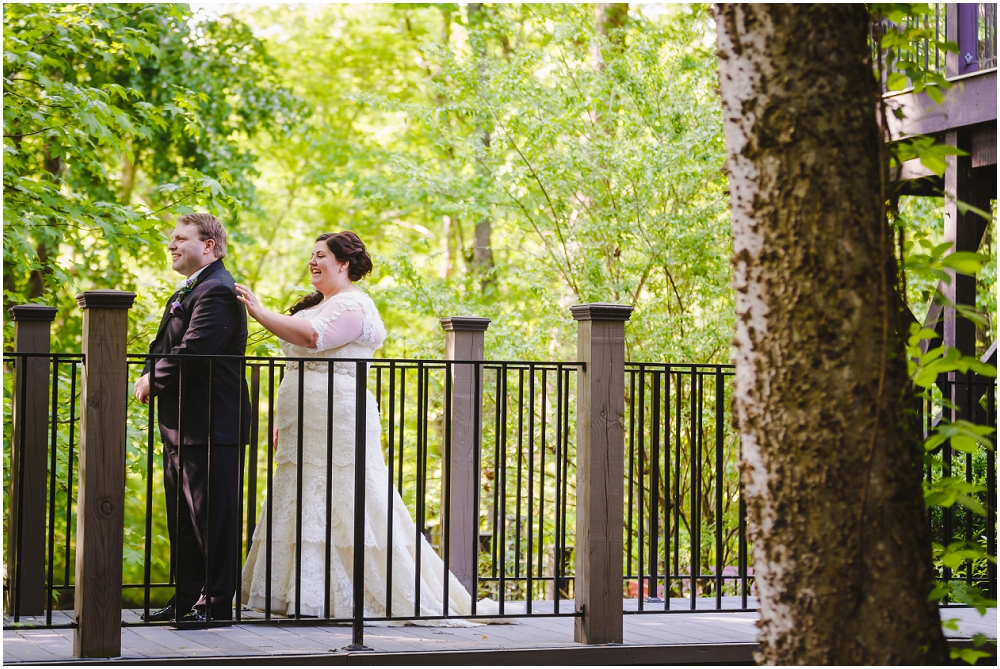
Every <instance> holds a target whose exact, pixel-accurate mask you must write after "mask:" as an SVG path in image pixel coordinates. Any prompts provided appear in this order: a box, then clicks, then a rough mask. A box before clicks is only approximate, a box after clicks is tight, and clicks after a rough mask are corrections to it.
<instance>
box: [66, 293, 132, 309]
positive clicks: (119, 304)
mask: <svg viewBox="0 0 1000 669" xmlns="http://www.w3.org/2000/svg"><path fill="white" fill-rule="evenodd" d="M133 302H135V293H129V292H127V291H124V290H88V291H87V292H86V293H80V294H78V295H77V296H76V303H77V304H78V305H79V306H80V308H81V309H131V308H132V303H133Z"/></svg>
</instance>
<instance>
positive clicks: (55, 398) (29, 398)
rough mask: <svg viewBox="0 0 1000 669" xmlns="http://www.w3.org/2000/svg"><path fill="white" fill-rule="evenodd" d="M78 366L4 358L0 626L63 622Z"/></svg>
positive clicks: (68, 590) (47, 358) (75, 358)
mask: <svg viewBox="0 0 1000 669" xmlns="http://www.w3.org/2000/svg"><path fill="white" fill-rule="evenodd" d="M82 363H83V356H81V355H78V354H76V355H74V354H63V353H60V354H30V353H28V354H25V353H21V354H7V353H5V354H4V422H3V432H4V434H3V438H4V481H3V486H4V498H5V504H4V510H5V515H4V538H5V541H4V566H5V570H4V610H5V612H6V614H7V615H6V617H5V620H4V626H5V628H6V627H7V625H8V623H14V624H18V623H20V622H21V621H22V618H24V617H25V616H24V615H23V614H22V613H21V612H22V611H29V612H30V620H31V622H32V623H34V624H42V625H45V626H53V625H54V624H59V623H65V622H68V617H67V616H66V615H65V614H64V613H61V611H62V610H65V609H72V607H73V599H72V597H73V583H74V579H75V573H74V566H75V555H76V553H75V545H74V544H75V542H74V541H73V532H74V530H75V527H74V523H75V519H76V504H75V502H76V490H75V485H76V457H77V447H78V444H79V429H78V425H79V420H80V410H79V409H80V408H79V398H80V378H81V376H80V368H81V365H82ZM39 378H41V379H44V381H45V385H44V387H38V386H37V385H35V383H36V382H37V380H38V379H39ZM15 396H17V397H19V398H26V399H25V401H16V400H15V399H14V398H15ZM43 397H44V398H45V399H44V400H43V399H42V398H43ZM39 400H41V401H39ZM26 461H27V463H26ZM18 517H19V518H20V519H21V522H13V519H14V518H18Z"/></svg>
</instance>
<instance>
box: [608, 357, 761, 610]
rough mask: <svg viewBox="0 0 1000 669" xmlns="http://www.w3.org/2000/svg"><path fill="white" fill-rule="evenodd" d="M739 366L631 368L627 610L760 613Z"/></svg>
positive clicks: (627, 370)
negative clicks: (737, 389) (738, 426)
mask: <svg viewBox="0 0 1000 669" xmlns="http://www.w3.org/2000/svg"><path fill="white" fill-rule="evenodd" d="M733 373H734V372H733V367H732V365H693V364H692V365H688V364H652V363H626V365H625V374H626V380H625V388H626V408H625V413H626V433H625V439H626V441H625V458H626V459H625V477H626V482H625V483H626V485H625V496H626V499H625V509H626V518H625V528H624V529H625V570H624V575H625V596H626V600H625V604H626V606H625V611H626V612H627V613H635V612H646V613H648V612H654V611H655V612H671V611H674V612H676V611H693V610H718V611H733V610H740V611H742V610H748V609H754V608H756V607H757V602H756V597H755V594H756V590H755V585H754V577H753V566H752V564H751V559H750V552H749V544H748V542H747V538H746V522H745V515H746V514H745V509H744V502H743V496H742V490H741V486H740V481H739V472H738V468H737V465H738V463H739V459H740V452H739V438H738V435H737V434H736V433H735V431H734V430H733V429H732V425H731V422H732V421H731V420H730V409H729V403H730V396H731V384H732V379H733Z"/></svg>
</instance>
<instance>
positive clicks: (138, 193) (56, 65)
mask: <svg viewBox="0 0 1000 669" xmlns="http://www.w3.org/2000/svg"><path fill="white" fill-rule="evenodd" d="M195 41H197V46H196V47H195V44H194V42H195ZM192 50H194V51H195V53H196V55H197V57H192V56H193V54H192ZM236 54H239V57H238V58H237V57H236ZM237 64H238V65H239V67H236V65H237ZM3 85H4V156H5V160H4V223H5V225H4V302H5V304H10V303H12V302H15V303H16V302H24V301H28V300H45V301H47V302H49V303H50V304H63V305H65V304H67V303H69V304H72V303H71V302H70V296H71V295H72V294H73V293H74V292H76V291H77V290H80V289H82V288H87V287H99V288H109V287H113V288H128V287H130V285H131V284H132V282H134V281H135V272H136V268H137V266H141V265H142V264H144V263H153V264H156V265H159V263H161V262H162V251H161V248H162V243H163V242H162V236H161V235H162V229H163V228H164V227H166V225H168V223H169V221H170V219H171V217H172V216H173V215H176V214H177V213H180V212H183V211H186V210H191V209H192V208H203V209H207V210H209V211H212V212H213V213H217V214H219V215H221V216H222V217H223V218H225V219H227V221H228V222H230V223H234V222H236V220H237V219H236V213H237V212H238V211H239V210H240V209H241V208H243V207H246V206H251V205H252V204H253V198H252V193H253V185H252V183H251V178H252V176H253V175H254V171H253V160H254V157H253V156H252V154H250V153H249V152H248V151H247V150H246V148H245V147H244V146H243V140H244V139H245V138H246V137H248V136H249V135H251V134H253V133H256V132H259V131H261V130H267V129H268V128H269V127H271V126H272V125H278V126H279V127H281V129H282V130H284V124H285V123H287V120H288V118H289V117H294V115H295V113H296V105H295V104H294V102H293V101H292V100H291V98H289V97H288V95H287V94H286V93H285V92H284V91H283V89H282V88H281V87H280V86H279V85H277V83H276V79H275V77H274V76H273V73H272V68H271V62H270V61H269V60H268V59H267V56H266V54H265V53H264V52H263V49H262V46H261V43H260V42H259V41H257V40H255V39H254V38H253V36H252V35H251V34H250V32H249V30H248V29H247V28H246V27H245V26H243V25H242V24H240V23H239V22H236V21H232V20H230V19H228V18H226V19H206V18H204V17H200V16H195V15H192V13H191V11H190V10H189V9H188V8H187V7H186V6H181V5H139V4H134V5H133V4H130V5H111V4H99V5H68V4H67V5H41V4H36V5H10V6H6V7H5V8H4V84H3ZM279 118H280V119H282V120H280V121H276V119H279ZM33 271H35V272H38V273H37V274H35V275H34V276H32V275H31V273H32V272H33ZM141 297H142V296H141ZM135 313H137V312H135ZM58 323H59V324H60V325H59V327H63V328H66V329H67V330H68V332H67V333H65V334H68V335H69V336H70V338H72V336H73V331H74V328H78V327H79V320H78V318H76V317H69V318H68V320H64V319H60V320H59V321H58ZM76 333H77V334H78V330H76ZM62 336H63V333H58V334H57V337H62Z"/></svg>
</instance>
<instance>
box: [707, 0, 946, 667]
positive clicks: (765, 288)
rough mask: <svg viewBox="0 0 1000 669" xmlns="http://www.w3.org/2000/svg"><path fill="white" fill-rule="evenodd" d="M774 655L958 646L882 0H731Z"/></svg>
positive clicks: (927, 656)
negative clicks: (898, 191) (913, 413)
mask: <svg viewBox="0 0 1000 669" xmlns="http://www.w3.org/2000/svg"><path fill="white" fill-rule="evenodd" d="M716 23H717V25H718V47H719V59H720V61H719V74H720V90H721V95H722V103H723V115H724V127H725V135H726V149H727V169H728V172H729V187H730V203H731V207H732V228H733V247H734V253H735V256H734V258H733V265H734V270H735V278H734V284H735V288H736V291H737V299H736V309H737V330H736V339H735V342H734V344H735V347H736V351H735V358H736V382H735V383H736V388H735V391H734V396H733V411H734V418H735V420H736V422H737V423H738V426H739V430H740V435H741V438H742V449H743V461H742V463H741V476H742V482H743V486H744V490H745V494H746V498H747V514H748V523H749V527H750V538H751V541H753V555H754V571H755V575H756V579H757V587H758V590H759V593H760V606H761V617H760V623H759V629H760V632H759V641H760V644H761V651H760V654H759V655H758V658H757V659H758V661H760V662H764V663H772V664H823V665H825V664H926V663H932V664H945V663H947V662H948V661H949V657H948V647H947V643H946V642H945V640H944V637H943V634H942V632H941V621H940V618H939V614H938V611H937V605H936V604H933V603H928V601H927V597H928V594H929V593H930V590H931V587H932V579H933V572H932V562H931V540H930V533H929V527H928V521H927V514H926V512H925V511H924V505H923V494H922V489H921V483H920V475H921V462H922V449H921V445H920V439H919V434H918V432H917V430H915V429H908V427H907V425H908V423H910V422H911V421H910V420H909V418H908V416H907V415H906V412H905V407H906V402H907V397H908V396H909V395H908V393H909V390H908V389H909V381H908V378H907V373H906V359H905V357H904V350H903V343H902V341H901V339H900V337H899V335H898V334H897V331H898V328H899V327H900V322H899V320H898V319H899V318H900V311H899V309H898V307H897V306H895V305H897V304H898V301H897V298H896V296H895V294H894V291H895V290H896V285H895V281H896V278H895V277H896V267H895V261H894V259H893V253H892V248H893V247H892V238H891V235H892V232H891V230H890V227H889V225H888V223H887V219H886V215H885V207H884V204H885V195H884V190H883V184H884V181H885V179H884V174H885V170H884V169H883V159H882V144H881V136H880V133H879V128H878V125H877V123H876V101H877V96H878V91H877V88H876V82H875V79H874V77H873V75H872V68H871V63H870V61H869V56H868V45H867V39H866V33H867V25H868V15H867V13H866V10H865V7H864V6H863V5H719V6H718V7H717V8H716Z"/></svg>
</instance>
